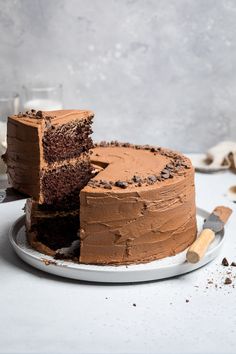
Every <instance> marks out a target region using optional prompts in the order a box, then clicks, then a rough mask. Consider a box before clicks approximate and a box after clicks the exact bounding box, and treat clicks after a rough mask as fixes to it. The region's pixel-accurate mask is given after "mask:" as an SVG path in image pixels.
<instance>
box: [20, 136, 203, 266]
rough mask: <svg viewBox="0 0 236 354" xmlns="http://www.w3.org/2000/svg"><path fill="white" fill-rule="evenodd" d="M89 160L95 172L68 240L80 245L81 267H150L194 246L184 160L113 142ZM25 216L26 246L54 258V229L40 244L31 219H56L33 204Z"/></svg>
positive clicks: (190, 181)
mask: <svg viewBox="0 0 236 354" xmlns="http://www.w3.org/2000/svg"><path fill="white" fill-rule="evenodd" d="M91 160H92V163H93V165H94V166H97V170H100V172H99V173H98V174H97V175H96V176H95V177H93V178H92V179H91V180H90V181H89V183H88V185H87V186H86V187H84V188H83V189H82V190H81V192H80V211H77V213H75V214H73V215H74V218H73V222H72V224H73V227H75V228H76V225H77V226H78V225H80V227H79V226H78V229H77V231H78V233H77V236H76V233H75V229H73V227H72V229H73V232H71V235H73V236H72V240H74V239H75V238H76V237H78V238H79V239H80V250H77V255H76V256H77V258H76V259H79V261H80V262H81V263H87V264H117V265H119V264H130V263H141V262H149V261H152V260H156V259H160V258H163V257H167V256H172V255H175V254H176V253H178V252H181V251H183V250H184V249H186V248H187V247H188V246H189V245H190V244H191V243H192V242H193V241H194V240H195V238H196V232H197V229H196V209H195V190H194V169H193V167H192V165H191V162H190V161H189V159H188V158H186V157H184V156H183V155H182V154H179V153H177V152H174V151H171V150H167V149H161V148H155V147H149V146H137V145H136V146H134V145H130V144H119V143H117V142H112V143H110V144H109V143H101V144H99V145H97V146H96V147H95V148H94V149H93V152H92V155H91ZM26 214H27V220H28V221H27V225H31V226H30V227H29V226H27V230H28V238H29V241H30V243H31V245H32V246H33V247H35V248H36V249H38V250H40V251H42V244H44V245H46V246H47V247H48V248H47V249H44V252H46V253H47V254H55V253H56V249H58V248H60V247H61V245H62V243H61V241H60V244H58V245H57V238H56V237H55V236H56V233H55V235H54V230H53V228H52V232H51V235H52V236H50V237H49V239H47V240H45V238H44V226H43V227H42V228H41V229H39V228H38V225H40V224H39V222H38V221H37V217H36V215H39V217H40V219H42V217H43V218H44V220H45V215H48V216H47V217H48V219H50V218H51V220H52V222H53V223H54V221H55V214H53V213H52V214H50V215H49V214H47V213H46V214H45V215H44V214H42V211H41V212H40V214H38V207H36V206H35V207H33V204H32V203H31V204H29V207H28V208H27V209H26ZM68 215H70V213H68ZM76 220H77V222H78V224H76ZM32 225H33V226H34V227H33V226H32ZM33 229H34V230H33ZM30 230H31V232H30ZM32 230H33V231H34V232H33V237H32ZM47 235H49V233H47ZM64 236H65V240H64V241H63V242H65V241H66V239H67V237H68V241H69V236H68V233H67V234H66V230H65V235H64ZM50 238H52V240H53V245H54V248H52V247H51V246H50V242H51V241H50ZM62 238H63V237H62ZM59 239H60V240H61V237H60V238H59ZM32 240H33V242H32ZM50 252H51V253H50Z"/></svg>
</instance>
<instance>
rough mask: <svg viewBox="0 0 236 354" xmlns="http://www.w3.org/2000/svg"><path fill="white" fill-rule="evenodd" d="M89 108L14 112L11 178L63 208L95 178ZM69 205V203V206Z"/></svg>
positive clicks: (30, 193) (9, 131) (40, 200)
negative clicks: (92, 163)
mask: <svg viewBox="0 0 236 354" xmlns="http://www.w3.org/2000/svg"><path fill="white" fill-rule="evenodd" d="M93 116H94V114H93V112H90V111H78V110H64V111H53V112H42V111H37V112H36V111H34V110H32V111H28V112H26V113H23V114H18V115H15V116H11V117H9V119H8V127H7V152H6V154H5V157H4V159H5V161H6V163H7V170H8V176H9V182H10V183H11V185H12V186H13V187H14V188H15V189H16V190H18V191H20V192H22V193H25V194H27V195H28V196H30V197H32V198H33V199H34V200H35V201H37V202H38V203H39V204H48V205H54V206H57V205H58V206H59V205H61V206H62V208H64V207H65V204H66V203H73V201H74V200H78V199H79V191H80V190H81V188H82V187H84V186H85V185H86V184H87V182H88V181H89V179H90V178H91V172H92V167H91V164H90V160H89V149H90V148H91V147H92V139H91V137H90V134H91V133H92V130H91V123H92V118H93ZM69 207H70V206H69Z"/></svg>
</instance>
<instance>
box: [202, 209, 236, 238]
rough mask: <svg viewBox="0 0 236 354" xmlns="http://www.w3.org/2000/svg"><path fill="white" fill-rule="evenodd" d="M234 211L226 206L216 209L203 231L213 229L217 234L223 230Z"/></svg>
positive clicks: (206, 221) (205, 223) (204, 225)
mask: <svg viewBox="0 0 236 354" xmlns="http://www.w3.org/2000/svg"><path fill="white" fill-rule="evenodd" d="M231 213H232V210H231V209H230V208H227V207H224V206H218V207H216V208H215V209H214V210H213V212H212V213H211V214H210V215H209V217H208V218H207V219H206V220H205V222H204V224H203V229H211V230H212V231H214V232H215V233H217V232H220V231H222V230H223V228H224V225H225V223H226V222H227V220H228V218H229V217H230V215H231Z"/></svg>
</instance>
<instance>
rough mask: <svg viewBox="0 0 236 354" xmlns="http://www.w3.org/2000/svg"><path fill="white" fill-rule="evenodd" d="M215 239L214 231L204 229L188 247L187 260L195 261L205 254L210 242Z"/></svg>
mask: <svg viewBox="0 0 236 354" xmlns="http://www.w3.org/2000/svg"><path fill="white" fill-rule="evenodd" d="M214 239H215V233H214V231H212V230H211V229H204V230H203V231H202V232H201V234H200V235H199V236H198V238H197V239H196V241H194V243H193V244H192V245H191V246H190V247H189V249H188V252H187V256H186V257H187V261H188V262H189V263H197V262H199V261H200V259H201V258H202V257H203V256H204V255H205V253H206V250H207V249H208V247H209V245H210V243H211V242H212V241H213V240H214Z"/></svg>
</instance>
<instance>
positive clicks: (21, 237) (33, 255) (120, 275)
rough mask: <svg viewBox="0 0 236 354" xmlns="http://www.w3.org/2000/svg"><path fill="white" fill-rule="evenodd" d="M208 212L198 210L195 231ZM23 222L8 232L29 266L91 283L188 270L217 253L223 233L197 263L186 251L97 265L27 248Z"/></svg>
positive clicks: (147, 278)
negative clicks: (137, 261)
mask: <svg viewBox="0 0 236 354" xmlns="http://www.w3.org/2000/svg"><path fill="white" fill-rule="evenodd" d="M208 215H209V214H208V213H207V212H206V211H204V210H202V209H198V215H197V221H198V230H201V227H202V224H203V220H204V218H206V217H207V216H208ZM24 221H25V217H24V216H22V217H20V218H19V219H17V220H16V222H15V223H14V224H13V225H12V227H11V229H10V232H9V238H10V242H11V244H12V246H13V248H14V250H15V251H16V253H17V254H18V256H19V257H20V258H21V259H23V260H24V261H25V262H26V263H28V264H30V265H31V266H33V267H35V268H38V269H40V270H42V271H44V272H47V273H51V274H54V275H59V276H62V277H66V278H71V279H77V280H85V281H93V282H104V283H130V282H143V281H150V280H158V279H164V278H169V277H173V276H176V275H180V274H184V273H188V272H191V271H193V270H196V269H198V268H200V267H202V266H204V265H205V264H207V263H208V262H210V261H212V260H213V259H214V258H215V257H216V256H217V255H218V254H219V252H220V249H221V246H222V244H223V241H224V232H222V233H221V234H218V235H216V238H215V240H214V242H213V243H212V244H211V246H210V248H209V249H208V251H207V253H206V255H205V257H204V258H203V259H202V260H201V261H200V262H199V263H197V264H189V263H187V262H186V261H185V258H186V250H185V251H183V252H181V253H179V254H177V255H176V256H173V257H167V258H164V259H161V260H158V261H153V262H150V263H144V264H137V265H128V266H97V265H87V264H77V263H73V262H70V261H63V260H55V259H54V258H53V257H50V256H46V255H44V254H42V253H39V252H37V251H35V250H34V249H32V248H31V247H30V245H29V244H28V242H27V240H26V234H25V226H24Z"/></svg>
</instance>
